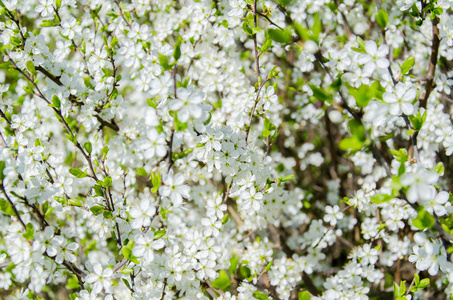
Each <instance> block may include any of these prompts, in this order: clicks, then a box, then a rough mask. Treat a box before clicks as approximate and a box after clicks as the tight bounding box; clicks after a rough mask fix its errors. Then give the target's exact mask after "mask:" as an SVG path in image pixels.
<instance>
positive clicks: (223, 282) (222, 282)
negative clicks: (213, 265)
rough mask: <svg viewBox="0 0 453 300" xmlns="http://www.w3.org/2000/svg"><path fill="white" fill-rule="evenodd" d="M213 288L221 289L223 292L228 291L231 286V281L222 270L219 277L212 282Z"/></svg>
mask: <svg viewBox="0 0 453 300" xmlns="http://www.w3.org/2000/svg"><path fill="white" fill-rule="evenodd" d="M211 284H212V286H213V287H214V288H216V289H220V290H222V291H226V289H227V288H228V287H229V286H230V284H231V280H230V278H229V277H228V275H227V273H226V272H225V270H220V272H219V277H217V278H216V279H215V280H213V281H212V282H211Z"/></svg>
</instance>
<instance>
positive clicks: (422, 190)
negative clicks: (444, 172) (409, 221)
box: [400, 167, 439, 203]
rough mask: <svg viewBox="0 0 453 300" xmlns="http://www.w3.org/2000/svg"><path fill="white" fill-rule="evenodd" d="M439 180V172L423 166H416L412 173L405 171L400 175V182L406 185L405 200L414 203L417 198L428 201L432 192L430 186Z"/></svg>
mask: <svg viewBox="0 0 453 300" xmlns="http://www.w3.org/2000/svg"><path fill="white" fill-rule="evenodd" d="M438 180H439V174H437V173H436V172H433V171H428V170H427V169H425V168H423V167H418V168H417V170H416V171H415V172H413V173H405V174H403V175H402V176H401V178H400V182H401V184H402V185H403V186H408V187H409V189H408V190H407V200H408V201H409V202H411V203H415V202H417V201H418V200H421V201H428V200H430V197H431V195H432V193H431V192H430V188H431V187H432V185H434V184H436V183H437V181H438Z"/></svg>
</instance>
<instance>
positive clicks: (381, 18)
mask: <svg viewBox="0 0 453 300" xmlns="http://www.w3.org/2000/svg"><path fill="white" fill-rule="evenodd" d="M376 22H377V23H378V24H379V26H380V27H381V28H382V29H385V27H387V23H388V22H389V15H388V14H387V11H386V10H385V9H381V10H379V12H378V13H377V14H376Z"/></svg>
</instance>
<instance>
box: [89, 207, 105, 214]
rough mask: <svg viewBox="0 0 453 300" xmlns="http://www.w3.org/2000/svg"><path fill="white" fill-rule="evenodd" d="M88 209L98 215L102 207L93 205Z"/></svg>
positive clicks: (102, 209)
mask: <svg viewBox="0 0 453 300" xmlns="http://www.w3.org/2000/svg"><path fill="white" fill-rule="evenodd" d="M90 211H91V212H92V213H93V214H95V215H99V214H101V213H102V212H103V211H104V207H102V206H100V205H95V206H93V207H92V208H90Z"/></svg>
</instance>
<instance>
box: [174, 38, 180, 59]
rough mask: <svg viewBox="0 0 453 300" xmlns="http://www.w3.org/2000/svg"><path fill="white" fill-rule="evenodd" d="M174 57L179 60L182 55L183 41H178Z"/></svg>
mask: <svg viewBox="0 0 453 300" xmlns="http://www.w3.org/2000/svg"><path fill="white" fill-rule="evenodd" d="M173 57H174V58H175V60H176V61H177V60H178V59H179V58H180V57H181V41H177V42H176V45H175V52H173Z"/></svg>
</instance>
